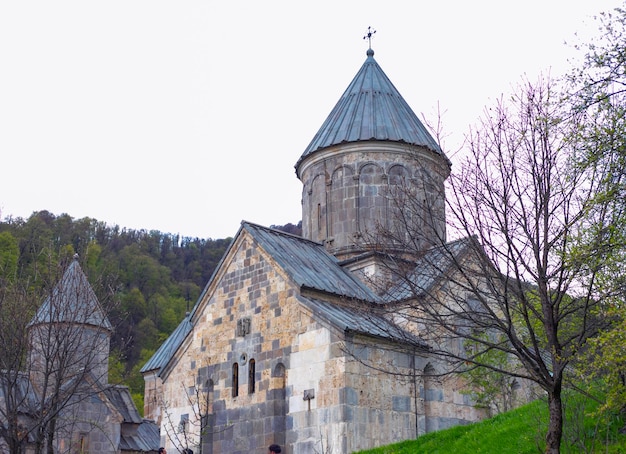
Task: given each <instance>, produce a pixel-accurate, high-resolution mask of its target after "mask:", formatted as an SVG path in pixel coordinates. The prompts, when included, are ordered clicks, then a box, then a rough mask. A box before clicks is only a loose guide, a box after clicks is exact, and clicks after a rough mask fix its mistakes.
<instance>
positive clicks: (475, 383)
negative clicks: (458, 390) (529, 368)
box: [463, 333, 519, 413]
mask: <svg viewBox="0 0 626 454" xmlns="http://www.w3.org/2000/svg"><path fill="white" fill-rule="evenodd" d="M475 337H476V338H477V339H480V338H485V339H486V338H487V334H485V333H483V334H479V333H476V334H475ZM500 342H504V338H502V339H500ZM493 344H494V345H497V344H498V342H497V340H494V342H493ZM484 345H485V343H481V342H479V341H470V340H466V341H465V350H466V352H467V355H468V360H469V361H475V362H476V364H481V365H483V366H472V365H470V366H469V367H468V370H467V372H465V373H464V374H463V376H464V377H465V378H466V379H467V389H468V391H464V392H465V393H466V394H469V395H470V396H472V398H473V399H474V401H475V402H476V404H477V405H478V406H481V407H484V408H487V409H489V410H490V411H493V410H495V412H496V413H501V412H505V411H508V410H510V409H511V408H513V405H514V403H515V402H514V400H515V390H516V385H517V380H516V379H515V378H514V377H513V376H512V375H511V373H512V372H513V370H514V369H515V368H516V367H519V365H518V363H517V362H516V361H515V360H514V358H512V357H511V355H509V354H508V353H507V352H505V351H503V350H499V349H496V348H488V349H485V348H484ZM502 371H511V373H504V372H502Z"/></svg>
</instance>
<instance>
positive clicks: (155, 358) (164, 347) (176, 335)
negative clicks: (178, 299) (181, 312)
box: [139, 296, 202, 373]
mask: <svg viewBox="0 0 626 454" xmlns="http://www.w3.org/2000/svg"><path fill="white" fill-rule="evenodd" d="M201 298H202V296H201ZM192 328H193V325H192V324H191V322H190V321H189V314H187V315H186V316H185V318H184V319H183V321H182V322H180V324H179V325H178V326H177V327H176V329H175V330H174V331H173V332H172V334H170V335H169V337H168V338H167V339H166V340H165V342H163V343H162V344H161V346H160V347H159V348H158V350H157V351H156V352H154V355H152V356H151V357H150V359H149V360H148V362H146V364H144V365H143V367H142V368H141V370H140V371H139V372H141V373H144V372H148V371H151V370H160V369H162V368H163V367H165V366H166V365H167V363H168V362H169V360H170V359H171V358H172V356H173V355H174V353H176V350H178V347H180V344H182V343H183V340H185V337H187V334H189V333H190V332H191V329H192Z"/></svg>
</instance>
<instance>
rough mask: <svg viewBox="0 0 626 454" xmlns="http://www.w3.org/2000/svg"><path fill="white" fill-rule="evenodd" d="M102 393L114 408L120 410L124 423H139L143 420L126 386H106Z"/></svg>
mask: <svg viewBox="0 0 626 454" xmlns="http://www.w3.org/2000/svg"><path fill="white" fill-rule="evenodd" d="M104 394H105V395H106V396H107V399H109V401H110V402H111V404H112V405H113V406H114V407H115V408H116V410H117V411H119V412H120V415H122V417H123V418H124V422H125V423H133V424H140V423H141V422H142V421H143V419H142V418H141V416H140V415H139V412H138V411H137V407H136V406H135V403H134V402H133V399H132V397H131V395H130V390H129V389H128V387H127V386H120V385H110V386H107V387H106V388H105V389H104Z"/></svg>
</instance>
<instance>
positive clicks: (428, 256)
mask: <svg viewBox="0 0 626 454" xmlns="http://www.w3.org/2000/svg"><path fill="white" fill-rule="evenodd" d="M472 241H473V239H472V237H465V238H461V239H459V240H455V241H451V242H449V243H447V244H445V245H442V246H438V247H434V248H432V249H429V250H428V251H426V253H424V255H423V256H422V257H420V259H419V260H418V261H417V262H416V264H415V267H414V268H413V271H412V272H411V274H409V275H408V276H407V278H406V279H402V280H401V281H400V282H399V283H398V284H397V285H395V286H394V287H392V288H390V289H389V290H388V291H387V292H386V293H385V295H383V300H384V301H385V302H390V303H391V302H394V301H403V300H407V299H411V298H415V297H416V296H424V295H426V294H427V293H428V292H429V291H430V290H431V289H432V288H433V286H434V285H435V284H436V283H437V282H439V280H440V279H441V278H443V277H445V276H446V275H447V273H448V272H449V270H450V269H451V268H452V267H453V265H454V263H455V262H456V261H459V260H461V257H462V256H463V255H464V254H465V253H466V252H467V251H468V250H469V248H470V247H472V246H471V245H472Z"/></svg>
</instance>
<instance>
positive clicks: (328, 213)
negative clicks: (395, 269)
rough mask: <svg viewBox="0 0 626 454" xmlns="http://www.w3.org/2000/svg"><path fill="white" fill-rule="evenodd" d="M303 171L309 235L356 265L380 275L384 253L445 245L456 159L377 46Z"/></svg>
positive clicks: (303, 160) (311, 148) (300, 166)
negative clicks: (449, 181)
mask: <svg viewBox="0 0 626 454" xmlns="http://www.w3.org/2000/svg"><path fill="white" fill-rule="evenodd" d="M366 38H369V39H370V42H371V32H369V33H368V36H366ZM295 169H296V174H297V176H298V178H299V179H300V181H301V182H302V184H303V190H302V233H303V236H304V237H305V238H307V239H310V240H314V241H318V242H322V243H324V244H325V246H326V248H327V250H328V251H329V252H330V253H332V254H334V255H335V256H336V257H337V258H338V259H339V260H341V261H344V262H345V263H346V264H348V263H350V264H349V265H347V266H349V267H350V268H355V269H360V270H362V271H364V272H365V273H366V274H370V275H372V274H377V273H378V271H376V268H377V267H376V262H377V260H378V259H377V258H376V257H375V256H376V255H379V256H380V255H384V256H387V257H402V258H403V259H408V260H411V258H413V257H414V256H415V255H419V253H420V252H421V251H423V250H426V249H428V248H430V247H432V246H433V245H435V244H440V243H441V242H442V241H445V235H446V224H445V192H444V182H445V180H446V178H447V177H448V175H449V174H450V161H449V160H448V158H447V157H446V156H445V155H444V154H443V152H442V150H441V148H440V147H439V145H438V144H437V142H436V141H435V140H434V139H433V137H432V136H431V135H430V134H429V132H428V130H427V129H426V128H425V127H424V125H423V124H422V122H421V121H420V120H419V119H418V118H417V116H416V115H415V113H414V112H413V110H412V109H411V108H410V107H409V105H408V104H407V102H406V101H405V100H404V98H403V97H402V96H401V95H400V93H399V92H398V90H397V89H396V88H395V86H394V85H393V84H392V83H391V81H390V80H389V78H388V77H387V76H386V74H385V73H384V72H383V70H382V69H381V68H380V66H379V65H378V63H377V62H376V60H375V59H374V51H373V50H372V49H371V47H370V48H369V49H368V50H367V58H366V60H365V62H364V63H363V65H362V66H361V68H360V69H359V71H358V72H357V74H356V76H355V77H354V79H353V80H352V82H350V85H349V86H348V88H347V89H346V90H345V92H344V93H343V95H342V96H341V98H340V99H339V101H338V102H337V104H336V105H335V107H334V108H333V110H332V111H331V112H330V114H329V115H328V117H327V118H326V120H325V121H324V123H323V124H322V126H321V128H320V129H319V131H318V132H317V134H316V135H315V136H314V137H313V140H312V141H311V143H310V144H309V145H308V147H307V148H306V150H305V151H304V153H303V154H302V156H301V157H300V159H299V160H298V162H297V163H296V165H295ZM366 264H367V265H366ZM366 268H367V269H366Z"/></svg>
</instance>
